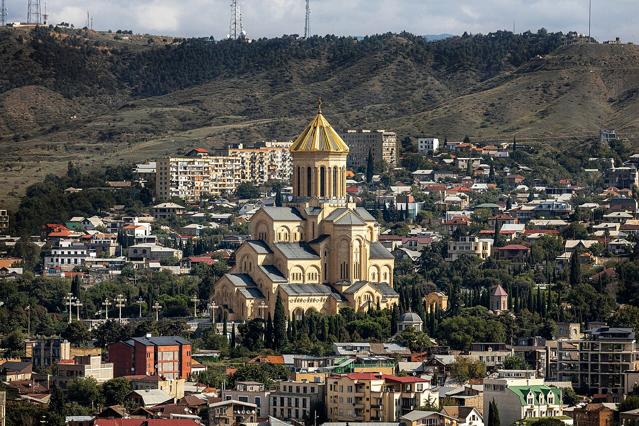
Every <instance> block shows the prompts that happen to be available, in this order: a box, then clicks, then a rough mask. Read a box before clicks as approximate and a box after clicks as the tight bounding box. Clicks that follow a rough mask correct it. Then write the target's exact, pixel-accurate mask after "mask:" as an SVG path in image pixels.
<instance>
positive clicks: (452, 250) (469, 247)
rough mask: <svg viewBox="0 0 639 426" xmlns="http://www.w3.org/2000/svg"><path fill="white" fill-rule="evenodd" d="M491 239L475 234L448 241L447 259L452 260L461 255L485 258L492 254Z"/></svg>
mask: <svg viewBox="0 0 639 426" xmlns="http://www.w3.org/2000/svg"><path fill="white" fill-rule="evenodd" d="M492 248H493V240H492V239H483V238H482V239H480V238H478V237H476V236H463V237H460V238H459V240H457V241H454V240H452V241H449V242H448V258H447V259H446V260H448V261H454V260H457V259H459V258H460V257H461V256H464V255H468V256H477V257H479V258H480V259H486V258H487V257H489V256H490V255H491V254H492Z"/></svg>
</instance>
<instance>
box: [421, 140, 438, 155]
mask: <svg viewBox="0 0 639 426" xmlns="http://www.w3.org/2000/svg"><path fill="white" fill-rule="evenodd" d="M417 151H418V152H421V153H422V154H434V153H436V152H437V151H439V139H437V138H417Z"/></svg>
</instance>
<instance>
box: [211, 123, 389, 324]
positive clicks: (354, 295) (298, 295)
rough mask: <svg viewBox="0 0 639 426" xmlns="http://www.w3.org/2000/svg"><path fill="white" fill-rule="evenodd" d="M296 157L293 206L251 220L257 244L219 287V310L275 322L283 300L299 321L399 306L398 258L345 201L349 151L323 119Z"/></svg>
mask: <svg viewBox="0 0 639 426" xmlns="http://www.w3.org/2000/svg"><path fill="white" fill-rule="evenodd" d="M290 151H291V156H292V161H293V176H292V181H293V200H292V201H291V202H290V203H288V204H287V205H286V206H284V207H263V208H261V209H260V210H259V211H258V212H257V213H255V215H254V216H253V217H252V218H251V222H250V226H249V228H250V232H251V235H252V238H253V239H252V240H249V241H247V242H245V243H244V244H243V245H242V246H241V247H240V248H239V249H238V250H237V251H236V253H235V259H236V264H235V266H234V267H233V268H232V269H231V271H230V272H229V273H228V274H226V275H224V276H223V277H222V278H220V280H218V281H217V282H216V283H215V285H214V296H213V297H214V300H215V302H216V303H217V304H218V305H219V306H221V307H222V309H224V310H225V311H226V312H227V313H228V318H229V319H248V318H259V317H263V316H264V317H265V316H266V314H267V312H270V313H271V315H273V313H274V310H275V301H276V299H277V296H278V295H279V296H280V297H281V299H282V301H283V303H284V307H285V310H286V312H287V314H288V316H289V317H293V316H294V317H296V318H299V317H301V316H302V314H303V313H304V312H307V311H310V310H314V311H317V312H322V313H331V314H334V313H337V312H338V311H339V309H340V308H342V307H346V306H349V307H351V308H353V309H354V310H356V311H360V310H366V309H368V308H370V307H377V306H379V307H381V308H382V309H383V308H386V307H390V306H392V305H394V304H397V303H398V301H399V295H398V294H397V292H395V290H394V289H393V268H394V258H393V255H392V254H391V253H390V252H389V251H388V250H387V249H386V248H385V247H384V246H383V245H382V244H381V243H380V242H379V241H378V234H379V224H378V223H377V222H376V221H375V218H373V217H372V216H371V215H370V214H369V213H368V212H367V211H366V209H364V208H361V207H357V206H356V205H355V204H354V203H352V202H350V201H349V199H348V197H347V194H346V158H347V156H348V152H349V149H348V146H347V145H346V144H345V143H344V141H343V140H342V138H341V137H340V136H339V135H338V134H337V132H335V130H334V129H333V128H332V127H331V125H330V124H329V123H328V121H327V120H326V119H325V118H324V116H323V115H322V113H321V112H318V114H317V116H316V117H315V118H314V119H313V120H312V121H311V122H310V123H309V125H308V126H307V127H306V129H304V131H303V132H302V134H301V135H300V136H299V137H298V138H297V139H296V140H295V141H294V142H293V145H292V146H291V148H290Z"/></svg>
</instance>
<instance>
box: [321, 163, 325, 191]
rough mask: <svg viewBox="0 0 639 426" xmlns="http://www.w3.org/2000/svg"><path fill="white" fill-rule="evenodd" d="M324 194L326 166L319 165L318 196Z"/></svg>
mask: <svg viewBox="0 0 639 426" xmlns="http://www.w3.org/2000/svg"><path fill="white" fill-rule="evenodd" d="M324 196H326V168H325V167H324V166H322V167H320V197H324Z"/></svg>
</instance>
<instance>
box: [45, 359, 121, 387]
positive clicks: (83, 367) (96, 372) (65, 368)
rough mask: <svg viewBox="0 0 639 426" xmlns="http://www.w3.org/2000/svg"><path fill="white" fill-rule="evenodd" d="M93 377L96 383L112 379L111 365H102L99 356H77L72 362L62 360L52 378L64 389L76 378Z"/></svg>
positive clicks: (109, 363)
mask: <svg viewBox="0 0 639 426" xmlns="http://www.w3.org/2000/svg"><path fill="white" fill-rule="evenodd" d="M86 377H93V378H94V379H95V380H96V381H97V382H98V383H104V382H106V381H108V380H111V379H112V378H113V363H111V362H108V363H103V362H102V357H100V356H92V355H86V356H77V357H75V359H74V360H73V361H72V362H68V360H62V361H60V362H59V363H58V365H57V372H56V375H55V377H54V379H55V382H56V384H57V385H58V386H59V387H61V388H62V389H65V388H66V387H67V384H68V383H69V382H70V381H72V380H74V379H77V378H86Z"/></svg>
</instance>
